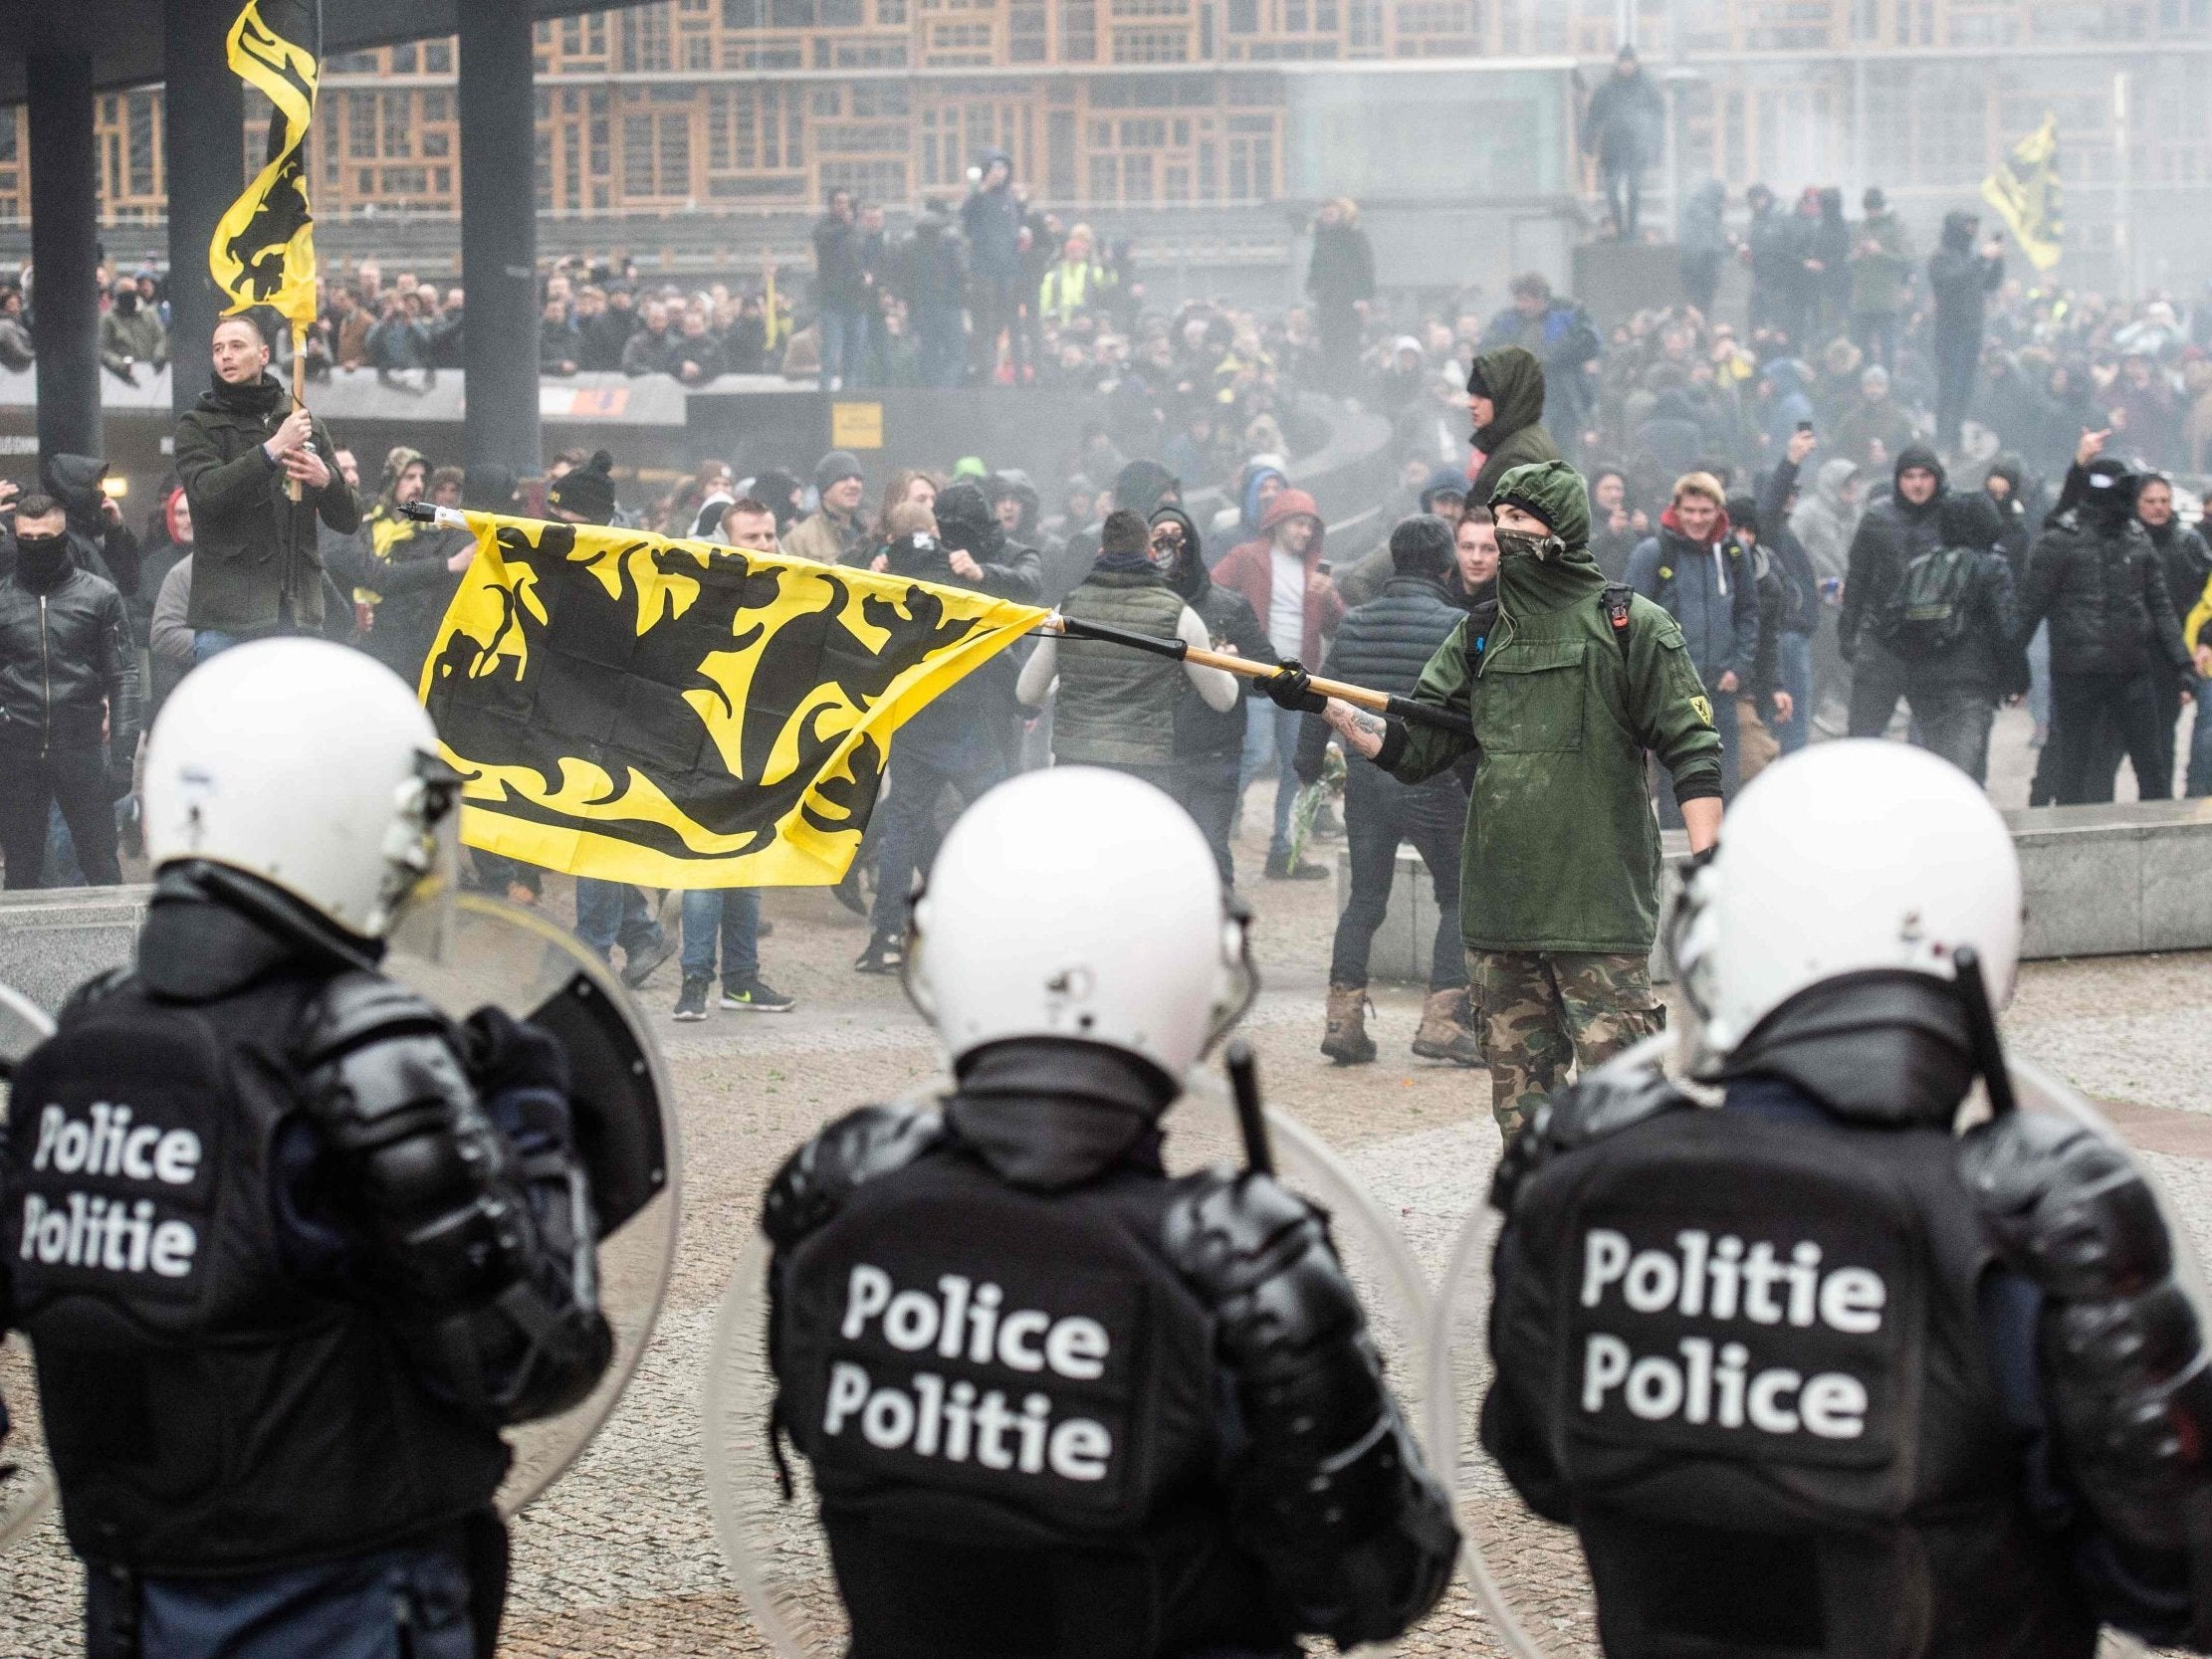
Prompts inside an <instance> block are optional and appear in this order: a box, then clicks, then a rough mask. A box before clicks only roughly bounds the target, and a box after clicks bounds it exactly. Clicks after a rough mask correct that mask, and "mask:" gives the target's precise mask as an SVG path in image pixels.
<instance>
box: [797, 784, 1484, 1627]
mask: <svg viewBox="0 0 2212 1659" xmlns="http://www.w3.org/2000/svg"><path fill="white" fill-rule="evenodd" d="M908 963H909V966H908V974H909V983H910V986H911V988H912V990H913V993H914V996H915V1000H916V1002H917V1003H918V1004H919V1005H920V1006H921V1007H922V1008H923V1009H924V1010H925V1012H927V1013H928V1014H929V1016H930V1017H931V1018H932V1019H933V1020H934V1021H935V1023H936V1024H937V1026H938V1029H939V1031H940V1032H941V1034H942V1035H943V1037H944V1039H945V1042H946V1047H947V1050H948V1053H949V1058H950V1060H951V1062H952V1065H953V1069H954V1074H955V1076H956V1078H957V1080H958V1081H957V1087H956V1089H955V1091H954V1093H953V1094H952V1095H951V1097H950V1098H949V1099H948V1100H947V1101H946V1102H945V1103H944V1106H943V1110H942V1111H937V1110H927V1111H925V1110H920V1109H915V1108H909V1107H888V1108H887V1107H871V1108H866V1109H864V1110H862V1111H860V1112H857V1113H854V1114H852V1115H851V1116H849V1117H847V1118H845V1119H842V1120H840V1121H839V1122H837V1123H835V1124H833V1125H831V1126H830V1127H829V1128H828V1129H827V1130H825V1131H824V1132H823V1133H822V1134H821V1135H819V1136H817V1137H816V1138H815V1139H814V1140H813V1141H811V1142H809V1143H808V1144H807V1145H806V1146H805V1147H803V1148H802V1149H801V1150H800V1151H799V1152H798V1153H797V1154H796V1155H795V1156H793V1157H792V1158H791V1160H790V1161H789V1162H788V1163H786V1164H785V1165H784V1167H783V1169H782V1171H781V1172H780V1173H779V1174H778V1175H777V1176H776V1178H775V1180H774V1183H773V1184H772V1186H771V1188H770V1191H769V1196H768V1200H767V1205H766V1209H765V1214H764V1218H763V1226H764V1228H765V1230H766V1231H767V1233H768V1236H769V1238H770V1240H771V1241H772V1242H773V1243H774V1246H775V1260H774V1268H773V1272H772V1281H771V1283H772V1291H773V1295H774V1303H775V1310H776V1311H775V1313H774V1316H773V1318H772V1328H773V1338H772V1355H773V1358H774V1365H775V1371H776V1377H777V1381H778V1384H779V1388H780V1396H779V1401H778V1406H777V1418H778V1421H779V1423H780V1425H781V1426H782V1428H783V1430H784V1431H786V1432H787V1433H788V1434H789V1436H790V1437H791V1439H792V1440H793V1441H794V1442H795V1443H796V1445H797V1447H798V1448H799V1450H800V1451H801V1452H803V1453H804V1454H805V1456H806V1458H807V1459H808V1461H809V1462H810V1463H811V1464H812V1466H813V1471H814V1479H815V1485H816V1488H817V1490H818V1492H819V1494H820V1501H821V1520H822V1524H823V1526H824V1529H825V1531H826V1532H827V1535H828V1541H829V1547H830V1554H831V1557H832V1560H833V1562H834V1565H835V1568H836V1573H837V1581H838V1588H839V1591H840V1593H841V1595H842V1596H843V1598H844V1601H845V1604H846V1607H847V1610H848V1612H849V1613H850V1615H851V1621H852V1649H851V1653H852V1656H853V1659H955V1656H958V1659H993V1656H999V1659H1012V1656H1017V1655H1019V1656H1033V1659H1195V1656H1197V1655H1200V1654H1205V1655H1209V1656H1216V1659H1276V1656H1279V1655H1288V1654H1292V1653H1295V1652H1296V1651H1298V1650H1297V1649H1296V1647H1295V1645H1294V1644H1295V1637H1296V1636H1297V1635H1298V1634H1299V1633H1301V1632H1316V1633H1323V1634H1327V1635H1331V1636H1334V1637H1336V1638H1338V1639H1339V1640H1340V1641H1342V1642H1344V1643H1346V1644H1347V1645H1349V1644H1350V1643H1351V1642H1353V1641H1355V1640H1380V1639H1387V1638H1389V1637H1392V1636H1395V1635H1397V1634H1398V1633H1399V1632H1400V1631H1402V1630H1404V1629H1405V1628H1406V1627H1407V1626H1409V1625H1410V1624H1412V1623H1413V1622H1414V1621H1415V1620H1417V1619H1419V1618H1420V1617H1421V1616H1422V1615H1423V1614H1425V1613H1426V1612H1427V1611H1428V1610H1429V1608H1430V1607H1431V1606H1433V1605H1434V1604H1435V1602H1436V1600H1437V1598H1438V1595H1440V1594H1441V1592H1442V1589H1443V1586H1444V1583H1445V1581H1446V1580H1447V1578H1448V1576H1449V1573H1450V1569H1451V1560H1452V1556H1453V1553H1454V1550H1455V1548H1456V1535H1455V1533H1454V1530H1453V1526H1452V1522H1451V1518H1450V1512H1449V1505H1448V1502H1447V1501H1446V1499H1445V1497H1444V1496H1443V1494H1442V1493H1441V1492H1440V1491H1438V1488H1437V1486H1436V1485H1435V1483H1434V1482H1433V1481H1432V1480H1431V1479H1430V1477H1429V1476H1428V1474H1427V1473H1426V1471H1425V1470H1424V1469H1423V1467H1422V1464H1421V1460H1420V1454H1419V1452H1418V1450H1417V1448H1416V1446H1415V1444H1414V1441H1413V1438H1412V1436H1411V1434H1410V1433H1409V1432H1408V1430H1407V1429H1406V1426H1405V1424H1404V1422H1403V1421H1402V1419H1401V1417H1400V1415H1399V1410H1398V1407H1397V1404H1396V1402H1395V1401H1394V1399H1393V1398H1392V1396H1391V1394H1390V1391H1389V1390H1388V1388H1387V1387H1386V1386H1385V1385H1384V1383H1383V1379H1382V1374H1381V1369H1380V1364H1379V1361H1378V1359H1377V1357H1376V1353H1375V1349H1374V1348H1373V1345H1372V1343H1371V1341H1370V1339H1369V1337H1368V1335H1367V1332H1366V1329H1365V1321H1364V1318H1363V1316H1362V1314H1361V1311H1360V1307H1359V1303H1358V1300H1357V1297H1356V1294H1355V1293H1354V1292H1353V1290H1352V1288H1351V1286H1350V1284H1349V1282H1348V1281H1347V1280H1346V1279H1345V1277H1344V1274H1343V1270H1342V1268H1341V1267H1340V1266H1339V1265H1338V1262H1337V1260H1336V1256H1335V1253H1334V1251H1333V1249H1332V1248H1331V1246H1330V1243H1329V1239H1328V1234H1327V1229H1326V1225H1325V1222H1324V1220H1323V1218H1322V1217H1321V1216H1320V1214H1319V1213H1318V1212H1317V1211H1315V1210H1314V1209H1313V1208H1312V1207H1311V1206H1309V1205H1308V1204H1306V1203H1305V1202H1304V1201H1303V1200H1302V1199H1300V1198H1298V1197H1296V1196H1295V1195H1294V1194H1292V1193H1290V1192H1289V1191H1287V1190H1286V1189H1284V1188H1283V1187H1281V1186H1279V1185H1277V1184H1276V1183H1275V1182H1274V1181H1273V1180H1271V1179H1269V1178H1268V1177H1266V1176H1263V1175H1251V1174H1246V1175H1233V1174H1230V1173H1228V1172H1226V1171H1214V1172H1210V1173H1206V1174H1202V1175H1195V1176H1190V1177H1185V1178H1181V1179H1171V1178H1169V1177H1168V1176H1167V1175H1166V1174H1165V1172H1164V1170H1163V1167H1162V1163H1161V1140H1162V1134H1163V1130H1162V1123H1161V1121H1162V1118H1163V1116H1164V1115H1165V1113H1166V1112H1167V1110H1168V1108H1169V1107H1170V1105H1171V1104H1172V1103H1173V1102H1174V1100H1175V1098H1176V1096H1177V1095H1178V1093H1179V1092H1180V1088H1181V1084H1180V1080H1181V1078H1182V1077H1183V1075H1184V1073H1185V1071H1186V1069H1187V1068H1188V1067H1189V1066H1190V1065H1191V1064H1193V1063H1194V1062H1195V1061H1196V1060H1197V1059H1198V1058H1199V1056H1200V1054H1201V1053H1202V1051H1203V1050H1204V1049H1205V1048H1206V1047H1207V1046H1208V1045H1209V1044H1210V1043H1211V1042H1212V1041H1213V1040H1214V1039H1215V1038H1216V1037H1217V1036H1218V1035H1219V1034H1220V1032H1221V1031H1222V1030H1224V1029H1225V1028H1226V1026H1227V1025H1228V1024H1229V1023H1230V1022H1231V1021H1232V1020H1233V1019H1234V1018H1235V1017H1236V1015H1237V1014H1238V1013H1239V1012H1241V1009H1242V1005H1243V1001H1244V1000H1245V996H1246V994H1247V991H1246V987H1247V986H1248V983H1249V980H1248V970H1247V968H1246V965H1245V962H1244V957H1243V938H1242V929H1241V925H1240V924H1239V923H1238V922H1237V921H1236V920H1234V918H1233V917H1232V915H1231V913H1230V910H1229V907H1228V906H1227V904H1226V903H1225V901H1224V897H1223V894H1222V891H1221V888H1220V883H1219V877H1218V874H1217V870H1216V866H1215V863H1214V859H1213V856H1212V854H1211V853H1210V852H1209V851H1208V849H1207V846H1206V843H1205V840H1204V838H1203V837H1202V836H1201V835H1200V834H1199V832H1198V830H1197V828H1196V826H1195V825H1193V824H1192V822H1191V821H1190V820H1189V818H1188V817H1186V816H1185V815H1184V814H1183V813H1182V812H1181V811H1180V809H1178V808H1177V807H1175V806H1174V804H1173V803H1172V802H1171V801H1169V800H1168V798H1167V797H1166V796H1165V795H1163V794H1161V793H1160V792H1159V791H1157V790H1155V789H1154V788H1153V787H1152V786H1151V785H1149V784H1146V783H1143V782H1141V781H1138V780H1136V779H1132V778H1129V777H1127V776H1126V775H1123V774H1119V773H1112V772H1106V771H1103V770H1095V769H1091V768H1083V767H1059V768H1055V769H1053V770H1051V771H1049V772H1041V773H1033V774H1029V775H1027V776H1024V777H1021V778H1017V779H1015V780H1013V781H1012V782H1009V783H1006V784H1003V785H1000V786H999V787H998V788H997V789H995V790H994V791H993V792H992V793H990V794H989V795H987V796H985V797H984V799H983V800H982V801H981V802H979V803H978V804H977V805H976V806H974V807H973V808H971V809H970V810H969V812H968V813H967V814H966V815H965V816H964V817H963V818H962V819H961V820H960V822H959V823H958V824H956V825H955V827H954V829H953V831H952V833H951V835H950V836H949V837H948V839H947V840H946V842H945V846H944V849H943V851H942V852H941V853H940V855H939V857H938V861H937V864H936V866H935V868H934V869H933V871H932V873H931V877H930V882H929V887H928V890H927V891H926V892H925V893H924V894H923V895H921V896H920V897H919V898H918V899H917V900H916V902H915V908H914V921H913V932H912V935H911V950H910V953H909V956H908ZM1231 1402H1233V1403H1231Z"/></svg>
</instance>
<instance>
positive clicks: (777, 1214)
mask: <svg viewBox="0 0 2212 1659" xmlns="http://www.w3.org/2000/svg"><path fill="white" fill-rule="evenodd" d="M944 1141H945V1121H944V1119H943V1118H941V1117H939V1116H938V1115H937V1114H936V1113H934V1112H923V1111H918V1110H917V1109H915V1108H914V1107H911V1106H906V1105H896V1106H864V1107H862V1108H860V1110H859V1111H857V1112H849V1113H847V1114H846V1115H845V1116H844V1117H842V1118H840V1119H838V1120H837V1121H836V1122H835V1123H834V1124H831V1125H830V1126H829V1127H828V1128H827V1129H825V1130H823V1131H822V1132H821V1133H820V1134H819V1135H817V1136H815V1137H814V1139H813V1140H811V1141H807V1142H806V1144H805V1145H803V1146H801V1147H799V1149H798V1150H797V1151H795V1152H793V1153H792V1154H791V1155H790V1157H789V1158H788V1159H786V1160H785V1162H784V1164H783V1167H782V1168H780V1169H778V1170H777V1171H776V1172H775V1178H774V1180H772V1181H771V1182H769V1190H768V1196H767V1197H766V1198H765V1199H763V1200H762V1203H761V1231H762V1232H764V1233H766V1234H768V1237H769V1242H770V1243H771V1244H773V1245H774V1246H775V1247H776V1249H778V1250H784V1249H788V1248H789V1247H790V1246H792V1245H794V1244H796V1243H798V1242H799V1240H801V1239H803V1238H805V1237H806V1235H807V1234H809V1233H811V1232H814V1231H816V1230H817V1229H818V1228H820V1227H821V1226H822V1225H823V1224H824V1223H826V1222H827V1221H829V1220H830V1219H831V1218H832V1217H833V1216H835V1215H836V1213H837V1212H838V1211H839V1210H840V1209H842V1208H843V1207H844V1205H845V1201H846V1200H847V1199H848V1198H850V1197H851V1196H852V1193H853V1189H854V1188H855V1187H857V1186H859V1185H860V1184H861V1183H862V1182H863V1181H870V1180H875V1179H878V1178H879V1177H881V1176H884V1175H888V1174H890V1173H892V1172H893V1171H894V1170H898V1169H904V1168H905V1167H906V1166H907V1165H908V1164H910V1163H916V1162H919V1161H920V1160H921V1159H922V1158H924V1157H927V1156H928V1155H929V1154H930V1153H931V1152H933V1151H935V1150H936V1149H937V1148H938V1147H939V1146H940V1145H942V1144H943V1143H944Z"/></svg>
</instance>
